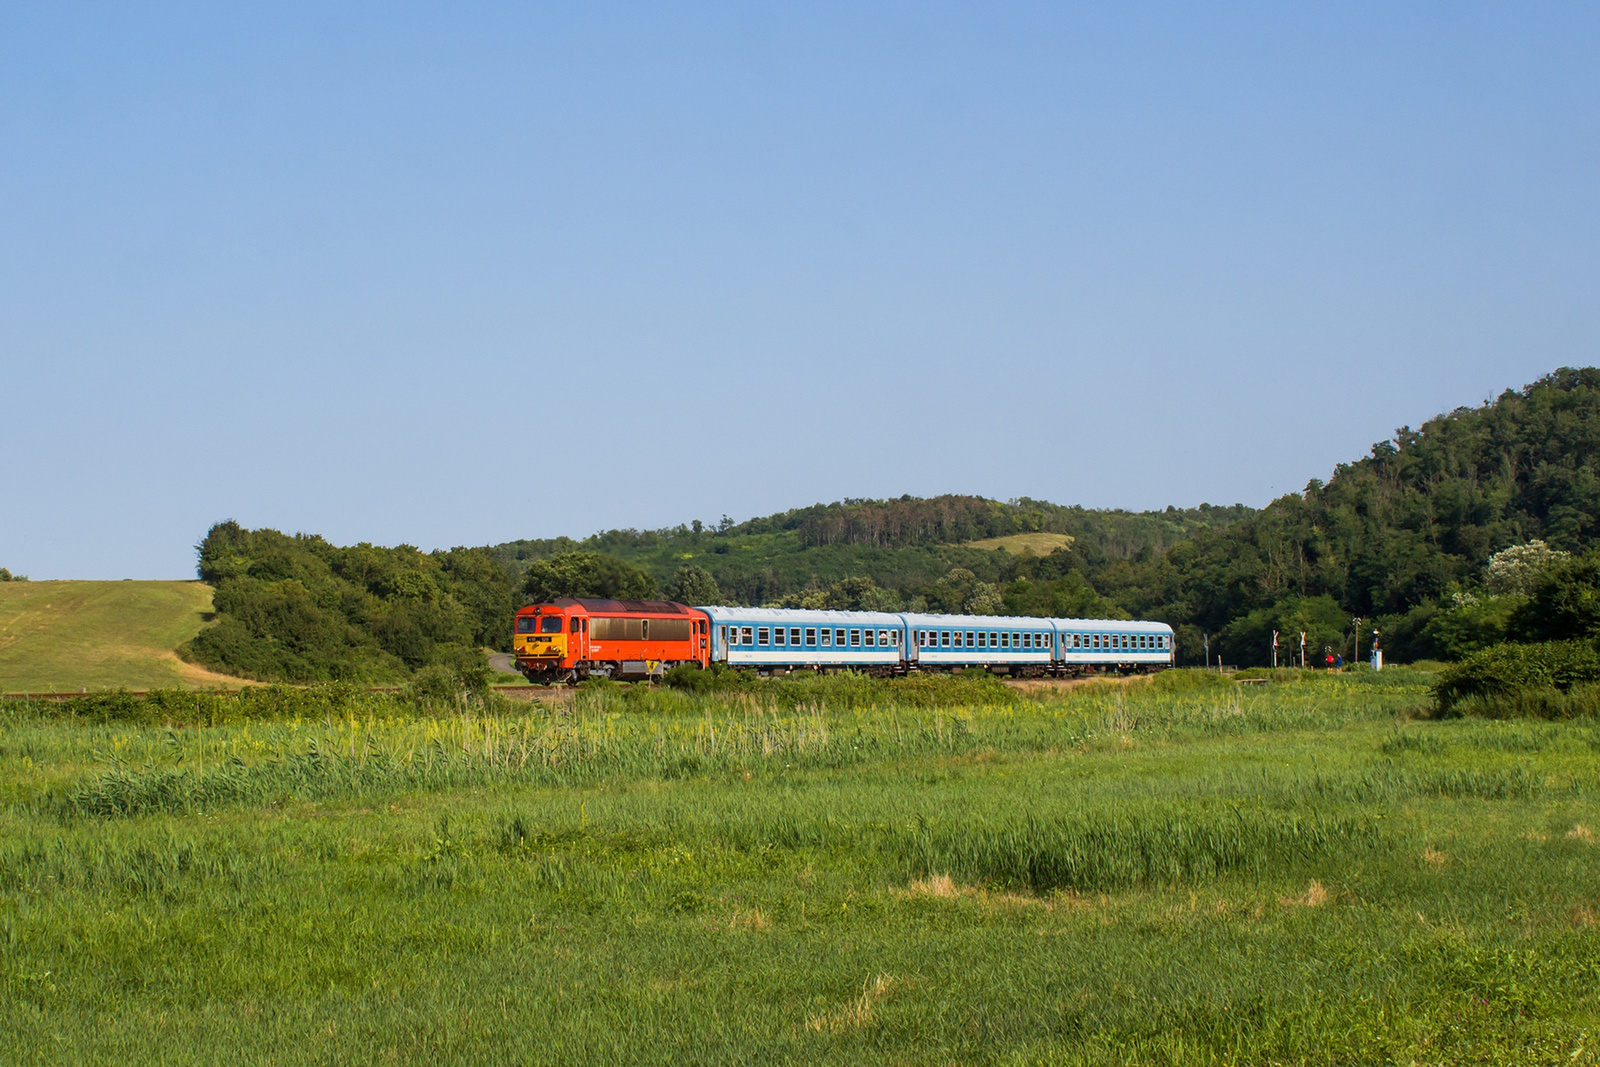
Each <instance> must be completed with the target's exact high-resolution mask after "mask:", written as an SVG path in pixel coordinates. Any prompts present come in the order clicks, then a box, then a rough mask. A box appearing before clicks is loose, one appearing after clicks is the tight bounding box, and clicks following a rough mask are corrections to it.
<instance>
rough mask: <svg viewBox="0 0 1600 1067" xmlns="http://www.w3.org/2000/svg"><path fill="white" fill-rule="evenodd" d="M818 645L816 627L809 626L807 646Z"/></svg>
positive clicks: (807, 629) (807, 628)
mask: <svg viewBox="0 0 1600 1067" xmlns="http://www.w3.org/2000/svg"><path fill="white" fill-rule="evenodd" d="M816 643H817V631H816V628H815V627H811V626H807V627H806V644H808V645H814V644H816Z"/></svg>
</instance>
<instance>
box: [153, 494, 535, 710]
mask: <svg viewBox="0 0 1600 1067" xmlns="http://www.w3.org/2000/svg"><path fill="white" fill-rule="evenodd" d="M199 552H200V566H199V571H200V577H201V579H202V580H204V581H206V582H208V583H210V584H211V585H213V586H215V587H216V592H215V594H214V595H213V607H214V609H215V612H216V624H215V625H214V626H210V627H207V628H206V629H204V630H202V631H201V632H200V634H199V635H198V636H196V637H195V638H194V640H193V641H191V642H190V643H189V644H188V645H187V646H185V648H184V650H183V652H184V655H185V657H186V658H188V659H190V660H191V661H193V662H195V663H199V664H202V665H204V666H207V667H210V668H212V669H214V670H219V671H225V672H227V673H230V674H236V675H240V676H243V677H248V678H260V679H269V680H284V681H297V682H304V681H321V680H329V679H349V680H353V681H389V680H396V679H401V678H405V677H407V676H409V675H410V674H411V673H412V672H414V671H417V670H418V669H420V668H425V667H430V666H443V667H449V668H451V669H456V670H460V671H465V672H470V671H472V670H474V669H476V667H477V665H479V664H481V662H482V654H481V652H480V651H479V649H480V648H481V647H489V648H502V649H503V648H506V647H508V646H509V641H510V628H511V616H512V613H513V612H514V611H515V610H516V607H517V603H518V596H517V588H516V580H515V575H514V574H513V573H512V571H510V570H509V569H508V568H507V567H506V566H505V565H504V564H503V563H502V562H501V561H500V560H498V559H497V558H496V557H495V556H494V555H492V554H491V553H489V552H488V551H486V550H484V549H471V548H456V549H451V550H450V551H448V552H420V551H418V550H417V549H415V548H413V547H411V546H409V545H400V546H398V547H396V548H380V547H377V546H374V545H370V544H364V543H363V544H359V545H353V546H350V547H348V548H340V547H337V546H335V545H332V544H329V543H328V542H327V541H325V540H323V539H322V538H320V537H314V536H307V535H304V534H296V535H294V536H292V537H291V536H288V535H285V534H282V533H279V532H278V531H277V530H265V529H263V530H246V529H244V528H243V527H241V526H240V525H239V524H238V523H236V522H232V521H229V522H222V523H218V524H217V525H215V526H213V527H212V528H211V530H210V532H208V533H207V534H206V536H205V539H204V540H203V541H202V542H201V543H200V546H199Z"/></svg>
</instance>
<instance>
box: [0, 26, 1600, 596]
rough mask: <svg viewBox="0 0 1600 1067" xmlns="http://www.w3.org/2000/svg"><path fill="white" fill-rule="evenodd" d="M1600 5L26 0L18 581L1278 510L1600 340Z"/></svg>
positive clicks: (3, 216) (14, 401)
mask: <svg viewBox="0 0 1600 1067" xmlns="http://www.w3.org/2000/svg"><path fill="white" fill-rule="evenodd" d="M1596 56H1600V5H1596V4H1594V3H1592V2H1584V3H1572V4H1537V3H1518V4H1497V5H1475V4H1467V3H1456V2H1451V3H1437V4H1398V3H1392V2H1384V3H1374V4H1370V5H1362V4H1355V3H1348V4H1305V5H1293V4H1283V3H1262V4H1258V5H1229V4H1209V3H1208V4H1198V3H1195V4H1125V3H1116V4H1109V3H1108V4H1103V5H1096V6H1082V7H1074V6H1071V5H1067V4H1057V3H1052V4H1040V5H1019V4H1012V5H1006V4H995V3H984V4H970V5H947V4H946V5H940V4H930V3H915V4H903V5H888V4H860V3H848V4H836V5H835V4H824V3H809V4H783V5H763V4H757V3H740V4H728V5H716V4H694V5H663V4H640V5H637V6H625V5H609V4H604V3H594V2H586V3H581V4H571V5H527V4H506V5H485V4H435V5H406V4H401V3H384V4H373V5H370V6H359V5H354V4H326V3H317V4H294V3H285V2H282V0H278V2H274V3H271V4H248V3H226V4H206V5H192V6H188V5H176V4H158V3H150V4H137V5H128V4H110V3H104V4H92V5H88V4H84V5H79V4H72V3H61V2H50V3H36V4H35V3H22V2H13V3H8V4H5V5H4V6H3V7H0V493H3V495H0V565H3V566H7V567H10V568H11V569H13V570H17V571H22V572H25V573H29V574H31V575H33V576H34V577H36V578H57V577H95V578H121V577H128V576H131V577H185V576H189V575H192V573H193V561H194V555H193V547H192V546H193V545H194V543H195V542H196V541H197V540H198V539H199V538H200V537H201V536H202V535H203V534H204V532H205V530H206V528H207V527H208V526H209V525H210V524H211V523H212V522H214V521H217V520H220V519H223V518H229V517H232V518H236V519H238V520H239V521H240V522H242V523H245V524H246V525H250V526H273V527H277V528H280V529H283V530H286V531H296V530H301V531H308V532H318V533H321V534H323V535H325V536H327V537H329V538H330V539H332V540H334V541H337V542H340V543H350V542H354V541H358V540H370V541H375V542H379V543H386V544H392V543H397V542H401V541H407V542H410V543H413V544H416V545H419V546H421V547H423V548H434V547H448V546H450V545H457V544H483V543H489V542H497V541H503V540H508V539H512V538H517V537H536V536H550V535H555V534H562V533H566V534H572V535H579V536H581V535H584V534H587V533H590V532H593V531H594V530H596V529H600V528H604V527H611V526H636V527H641V528H644V527H657V526H664V525H672V524H676V523H678V522H684V521H688V520H690V519H693V518H701V519H704V520H706V521H708V522H710V521H715V520H716V519H717V518H718V517H720V516H721V515H722V514H723V513H727V514H729V515H732V516H734V517H735V518H745V517H748V516H751V515H755V514H765V513H768V512H771V511H776V510H780V509H783V508H787V507H792V506H797V505H804V504H808V503H812V502H815V501H830V500H836V499H839V498H842V497H847V496H898V495H900V494H902V493H914V494H918V495H924V496H926V495H932V494H936V493H941V492H969V493H980V494H984V495H987V496H994V497H1000V498H1008V497H1013V496H1019V495H1026V496H1033V497H1038V498H1043V499H1048V500H1053V501H1058V502H1061V503H1081V504H1084V505H1088V506H1121V507H1128V508H1149V507H1161V506H1164V505H1166V504H1169V503H1172V504H1179V505H1192V504H1197V503H1199V502H1201V501H1211V502H1214V503H1231V502H1234V501H1243V502H1245V503H1249V504H1255V505H1260V504H1265V503H1266V502H1267V501H1268V500H1270V499H1271V498H1273V497H1274V496H1277V495H1279V494H1281V493H1284V492H1288V491H1292V490H1296V489H1299V488H1301V487H1302V486H1303V485H1304V484H1305V482H1306V481H1307V479H1309V478H1312V477H1326V476H1327V474H1328V473H1329V471H1330V469H1331V468H1332V466H1333V464H1335V463H1337V462H1339V461H1342V460H1348V459H1352V458H1355V457H1357V456H1359V455H1362V454H1364V453H1365V451H1366V449H1367V448H1368V447H1369V446H1370V445H1371V443H1372V442H1374V441H1376V440H1380V439H1382V438H1385V437H1387V436H1389V435H1390V434H1391V433H1392V432H1393V430H1394V429H1395V428H1396V427H1398V426H1400V425H1402V424H1413V425H1414V424H1416V423H1418V422H1420V421H1421V420H1423V419H1425V418H1427V417H1428V416H1431V415H1433V414H1437V413H1439V412H1441V411H1445V410H1449V409H1451V408H1453V407H1456V406H1459V405H1464V404H1466V405H1470V404H1476V403H1480V402H1482V401H1483V400H1484V399H1485V398H1487V397H1489V396H1492V395H1494V394H1496V393H1498V392H1499V391H1500V390H1502V389H1504V388H1506V387H1517V386H1521V385H1522V384H1524V383H1526V382H1528V381H1531V380H1533V379H1534V378H1536V377H1538V376H1539V375H1541V374H1543V373H1545V372H1547V371H1549V370H1552V369H1554V368H1556V367H1559V366H1562V365H1586V364H1592V363H1595V362H1597V360H1596V342H1597V340H1600V62H1597V60H1596Z"/></svg>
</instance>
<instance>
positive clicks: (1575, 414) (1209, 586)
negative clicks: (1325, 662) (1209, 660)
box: [1087, 368, 1600, 663]
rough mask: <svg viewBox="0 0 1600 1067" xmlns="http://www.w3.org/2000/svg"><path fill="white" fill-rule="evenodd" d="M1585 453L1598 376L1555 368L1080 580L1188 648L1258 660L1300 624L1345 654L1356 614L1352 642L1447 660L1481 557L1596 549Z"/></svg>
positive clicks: (1597, 415)
mask: <svg viewBox="0 0 1600 1067" xmlns="http://www.w3.org/2000/svg"><path fill="white" fill-rule="evenodd" d="M1597 456H1600V370H1596V369H1594V368H1584V369H1581V370H1572V369H1563V370H1560V371H1557V372H1555V373H1554V374H1551V375H1548V376H1546V377H1544V378H1541V379H1540V380H1539V381H1537V382H1535V383H1533V384H1532V385H1530V386H1527V387H1526V388H1525V389H1523V390H1521V391H1516V390H1507V391H1506V392H1505V393H1503V394H1502V395H1501V396H1500V397H1499V398H1498V399H1497V400H1495V401H1494V402H1493V403H1489V404H1485V405H1483V406H1482V407H1478V408H1460V409H1457V410H1456V411H1453V412H1450V413H1449V414H1447V415H1441V416H1439V417H1437V418H1434V419H1430V420H1429V421H1428V422H1426V423H1424V424H1423V425H1422V426H1421V427H1420V428H1419V429H1415V430H1413V429H1411V428H1409V427H1406V428H1402V429H1400V430H1399V431H1397V432H1396V434H1395V437H1394V439H1393V440H1390V441H1382V442H1379V443H1378V444H1376V445H1374V446H1373V448H1372V452H1371V454H1370V455H1369V456H1367V457H1366V458H1365V459H1362V460H1359V461H1357V462H1355V463H1349V464H1341V465H1340V466H1339V467H1337V468H1336V469H1335V470H1334V472H1333V475H1332V477H1331V478H1330V479H1329V480H1328V481H1327V483H1326V484H1324V483H1323V482H1321V481H1319V480H1312V481H1311V483H1310V484H1308V485H1307V486H1306V489H1305V491H1304V492H1303V493H1291V494H1289V495H1287V496H1283V497H1280V498H1279V499H1277V500H1275V501H1273V502H1272V503H1271V504H1270V505H1268V506H1267V507H1266V508H1264V509H1263V510H1262V511H1261V512H1259V513H1257V514H1255V515H1252V516H1248V517H1246V518H1244V519H1243V520H1241V521H1239V522H1237V523H1234V524H1231V525H1229V526H1227V527H1226V528H1223V529H1203V530H1198V531H1195V533H1194V535H1193V536H1192V537H1189V538H1187V539H1185V540H1184V541H1182V542H1180V543H1178V544H1176V545H1174V546H1172V548H1171V549H1170V550H1168V551H1167V552H1165V553H1162V554H1160V555H1155V556H1151V557H1148V558H1143V559H1134V560H1122V561H1103V562H1101V563H1099V564H1098V565H1094V566H1091V567H1089V568H1088V573H1087V577H1088V579H1089V581H1090V582H1091V584H1093V585H1094V586H1095V588H1096V589H1097V590H1098V591H1099V592H1101V593H1102V594H1104V595H1106V596H1108V597H1109V598H1111V599H1112V600H1114V601H1116V602H1117V603H1118V604H1119V605H1121V606H1122V607H1124V608H1125V609H1127V610H1128V611H1130V612H1132V613H1135V614H1138V615H1142V616H1149V617H1153V618H1160V619H1165V620H1167V621H1169V622H1172V623H1174V624H1176V625H1178V626H1180V627H1181V629H1182V631H1183V636H1184V645H1183V647H1184V648H1185V649H1186V650H1188V651H1189V653H1190V654H1191V655H1192V654H1193V651H1194V649H1195V646H1196V644H1197V643H1198V637H1199V634H1200V633H1201V632H1210V633H1213V634H1216V633H1220V634H1221V635H1222V648H1223V653H1224V655H1225V656H1226V657H1227V658H1228V660H1229V661H1230V662H1232V661H1237V662H1240V663H1258V662H1262V661H1263V660H1264V659H1265V658H1266V656H1267V655H1268V654H1269V648H1270V645H1269V642H1270V633H1271V631H1272V630H1273V629H1278V630H1280V631H1282V632H1283V633H1284V634H1286V635H1288V634H1298V632H1299V631H1302V630H1306V631H1309V632H1310V634H1311V637H1310V641H1311V643H1312V644H1313V646H1314V647H1315V648H1316V649H1317V650H1318V651H1320V650H1321V647H1322V646H1323V645H1324V644H1327V645H1331V646H1332V647H1334V648H1335V649H1341V650H1342V651H1343V652H1344V653H1345V654H1346V655H1348V654H1349V652H1350V645H1351V630H1352V622H1351V620H1352V618H1353V617H1355V616H1360V617H1362V618H1363V619H1364V620H1365V621H1364V622H1363V624H1362V629H1363V631H1367V632H1366V633H1365V634H1364V637H1370V629H1371V628H1373V627H1376V628H1378V629H1380V630H1382V632H1383V636H1384V643H1385V644H1386V646H1387V647H1388V648H1389V649H1390V651H1391V653H1392V654H1393V655H1395V656H1397V657H1399V658H1406V659H1410V658H1414V657H1420V656H1453V655H1457V654H1460V653H1462V652H1463V651H1469V650H1470V648H1463V647H1461V645H1460V642H1459V637H1460V634H1459V631H1461V630H1462V629H1463V627H1464V626H1467V625H1468V624H1470V623H1471V622H1472V619H1471V616H1472V615H1473V613H1474V612H1478V613H1481V612H1482V606H1481V602H1482V600H1483V599H1484V597H1485V596H1486V595H1487V593H1488V592H1489V591H1488V590H1486V589H1485V588H1484V586H1485V582H1486V580H1487V577H1488V570H1487V568H1488V562H1489V559H1490V557H1491V555H1493V554H1494V553H1496V552H1499V551H1500V550H1502V549H1506V548H1508V547H1510V546H1515V545H1521V544H1526V543H1527V542H1530V541H1538V540H1542V541H1544V542H1547V543H1548V545H1549V546H1550V547H1551V548H1552V549H1555V550H1560V551H1566V552H1573V553H1578V552H1582V551H1584V550H1586V549H1588V548H1589V546H1590V545H1591V544H1592V543H1593V539H1594V537H1595V535H1596V532H1597V530H1600V477H1597V476H1596V460H1597ZM1503 607H1504V609H1505V610H1506V611H1510V610H1512V609H1514V607H1515V605H1514V604H1512V603H1510V602H1504V604H1503ZM1295 640H1296V641H1298V637H1296V638H1295ZM1469 644H1470V642H1469ZM1215 647H1216V645H1215V642H1213V648H1215Z"/></svg>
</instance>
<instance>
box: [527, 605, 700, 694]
mask: <svg viewBox="0 0 1600 1067" xmlns="http://www.w3.org/2000/svg"><path fill="white" fill-rule="evenodd" d="M710 637H711V628H710V622H709V621H708V620H707V619H706V616H705V614H704V613H703V612H699V611H696V610H695V609H694V608H691V607H688V606H686V605H683V604H677V603H673V602H672V601H670V600H599V599H593V598H589V597H562V598H560V599H558V600H553V601H551V602H550V603H548V604H531V605H529V606H528V607H525V608H523V609H522V610H520V611H518V612H517V617H516V623H515V626H514V633H513V642H514V644H513V652H514V654H515V656H516V660H517V670H519V671H521V672H522V673H523V675H525V676H526V677H527V679H528V680H529V681H530V682H545V683H548V682H573V681H580V680H582V679H584V678H587V677H589V676H591V675H599V676H601V677H607V678H617V679H633V680H637V679H646V678H659V677H661V676H662V675H663V674H665V673H666V672H667V670H668V669H669V668H671V667H675V666H677V665H678V664H680V663H698V664H699V665H700V666H702V667H704V666H706V665H707V662H708V661H709V659H710V655H711V641H710Z"/></svg>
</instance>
